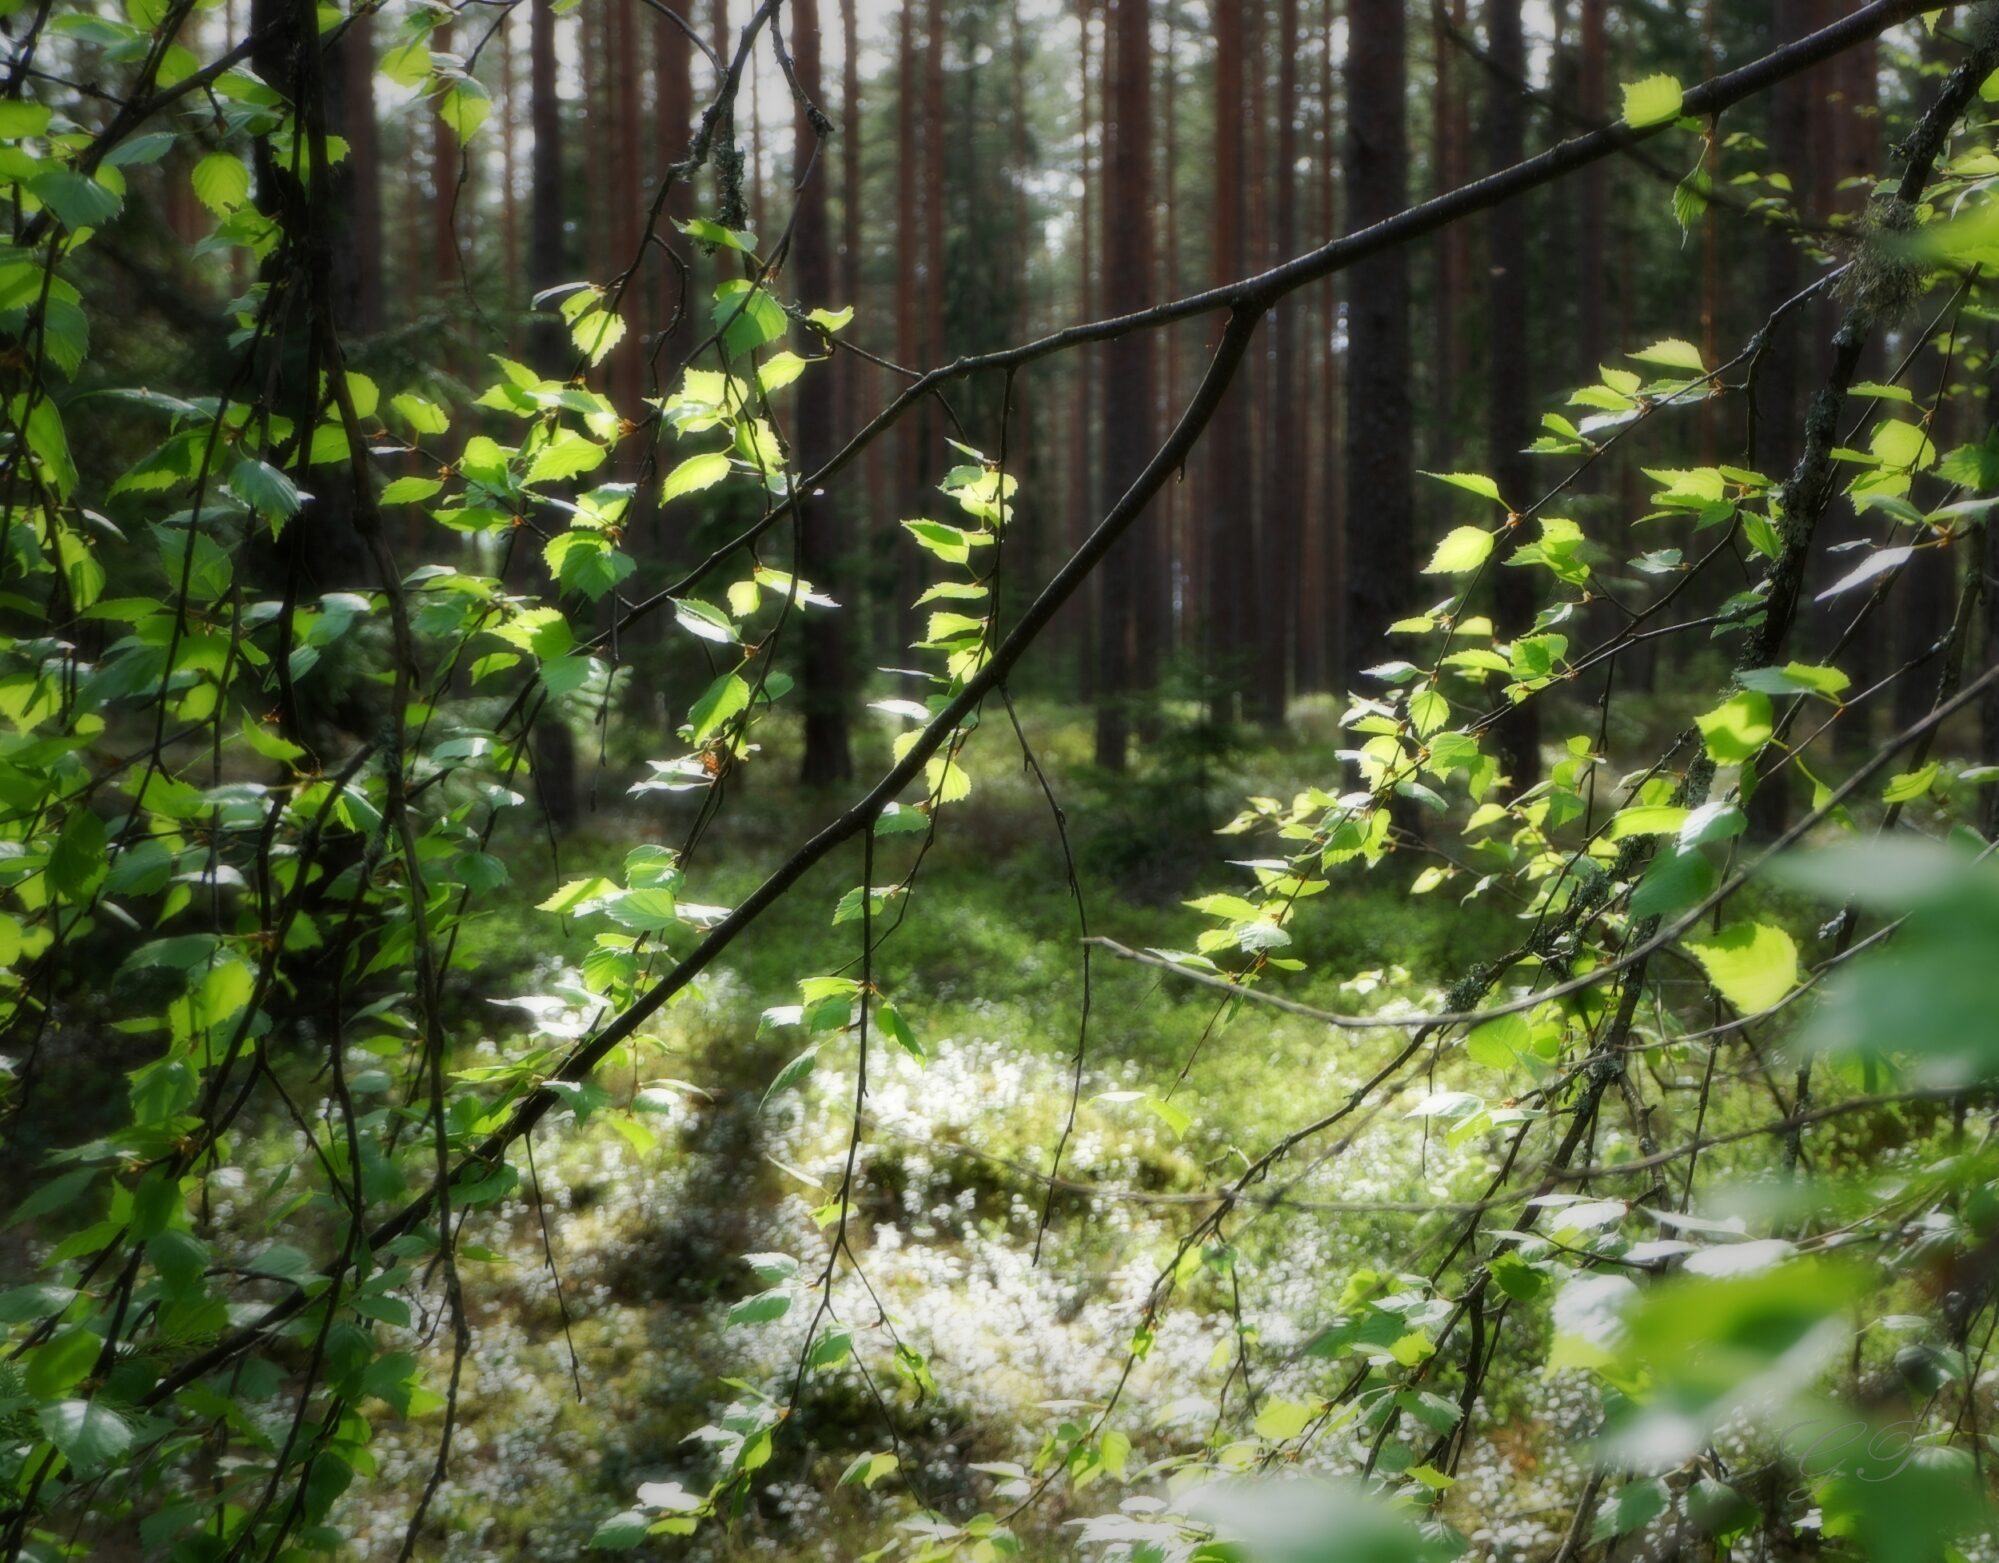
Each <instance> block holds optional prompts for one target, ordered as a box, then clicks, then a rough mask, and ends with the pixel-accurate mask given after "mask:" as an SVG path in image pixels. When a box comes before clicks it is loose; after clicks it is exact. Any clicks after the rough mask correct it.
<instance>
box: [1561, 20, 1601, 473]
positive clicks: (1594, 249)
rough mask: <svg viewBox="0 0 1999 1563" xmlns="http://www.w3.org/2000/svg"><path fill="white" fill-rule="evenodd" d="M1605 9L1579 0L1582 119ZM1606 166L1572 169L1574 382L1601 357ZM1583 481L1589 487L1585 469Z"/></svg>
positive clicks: (1596, 101)
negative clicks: (1577, 253)
mask: <svg viewBox="0 0 1999 1563" xmlns="http://www.w3.org/2000/svg"><path fill="white" fill-rule="evenodd" d="M1609 9H1610V0H1582V26H1581V31H1582V41H1581V45H1580V51H1581V61H1580V65H1579V68H1578V71H1577V76H1576V107H1577V108H1578V109H1579V110H1580V111H1581V113H1582V116H1583V119H1584V121H1585V122H1586V123H1588V124H1592V125H1594V124H1597V123H1599V122H1600V121H1601V120H1602V119H1603V114H1604V84H1605V82H1606V80H1607V73H1608V71H1609V68H1610V59H1609V40H1608V38H1607V37H1606V30H1605V26H1604V23H1605V20H1606V17H1605V13H1606V12H1607V11H1608V10H1609ZM1609 172H1610V171H1609V167H1608V165H1607V164H1605V163H1601V162H1597V163H1592V164H1590V165H1589V167H1587V168H1585V169H1584V170H1583V171H1582V172H1581V173H1579V174H1578V175H1576V185H1577V196H1576V206H1577V213H1578V218H1579V221H1578V224H1577V226H1578V228H1579V230H1580V231H1579V233H1578V234H1577V241H1578V247H1579V249H1580V250H1581V255H1580V257H1579V261H1578V274H1579V276H1580V278H1581V285H1580V286H1579V287H1578V288H1577V290H1576V328H1577V344H1576V345H1577V348H1578V351H1577V354H1576V362H1575V365H1574V367H1573V369H1572V370H1571V371H1570V372H1571V373H1572V374H1573V375H1574V377H1575V379H1576V382H1577V384H1579V385H1587V384H1589V383H1590V382H1591V381H1592V380H1594V379H1595V378H1596V366H1597V365H1598V364H1600V363H1602V362H1603V359H1604V340H1603V279H1604V268H1605V267H1606V266H1607V265H1608V263H1609V240H1608V234H1607V231H1606V224H1607V220H1608V217H1609V204H1610V187H1609V185H1608V184H1607V183H1606V180H1607V179H1608V177H1609ZM1584 482H1585V483H1588V484H1589V486H1590V487H1592V488H1594V487H1595V484H1594V483H1590V480H1589V477H1588V475H1587V474H1585V476H1584Z"/></svg>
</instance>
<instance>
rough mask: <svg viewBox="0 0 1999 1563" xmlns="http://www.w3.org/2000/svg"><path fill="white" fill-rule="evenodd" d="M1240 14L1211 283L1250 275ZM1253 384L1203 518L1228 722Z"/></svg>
mask: <svg viewBox="0 0 1999 1563" xmlns="http://www.w3.org/2000/svg"><path fill="white" fill-rule="evenodd" d="M1243 52H1244V37H1243V15H1242V10H1241V8H1240V7H1238V6H1223V7H1221V8H1220V9H1219V10H1218V11H1217V12H1216V15H1215V87H1214V92H1215V170H1214V173H1215V183H1214V192H1215V196H1214V207H1215V211H1214V224H1215V226H1214V253H1213V258H1212V261H1211V264H1210V266H1209V272H1210V280H1211V281H1213V282H1226V281H1229V280H1232V279H1234V278H1236V277H1240V276H1242V275H1243V273H1244V272H1245V271H1247V270H1248V258H1249V256H1248V248H1247V240H1246V235H1245V233H1244V228H1243V225H1244V220H1245V218H1246V216H1247V213H1248V194H1249V182H1250V179H1251V177H1252V173H1251V169H1250V166H1249V159H1248V155H1247V150H1246V148H1245V147H1244V144H1243V108H1244V104H1243V83H1244V75H1245V65H1246V62H1245V60H1244V57H1243ZM1253 384H1254V380H1253V378H1252V377H1250V376H1243V377H1242V378H1241V379H1240V380H1239V381H1238V383H1237V384H1236V385H1234V386H1232V387H1230V389H1229V390H1228V392H1227V393H1226V394H1225V395H1224V396H1223V398H1222V404H1221V407H1220V408H1219V409H1218V410H1217V411H1216V413H1215V417H1214V422H1213V423H1212V424H1210V426H1209V429H1208V437H1207V441H1206V445H1207V474H1208V478H1207V492H1206V494H1205V495H1204V498H1203V506H1204V512H1205V513H1204V514H1203V516H1202V520H1201V574H1202V577H1203V581H1202V584H1203V586H1204V588H1205V590H1206V593H1207V603H1206V608H1207V611H1206V615H1205V624H1204V628H1205V638H1204V642H1203V649H1204V653H1205V654H1204V658H1203V660H1204V662H1205V664H1206V671H1207V674H1208V678H1209V680H1210V691H1211V699H1212V704H1213V715H1214V717H1215V718H1216V720H1218V721H1229V720H1232V719H1233V718H1234V716H1235V714H1236V707H1237V704H1238V696H1239V695H1240V693H1241V690H1242V687H1243V667H1242V662H1243V657H1244V653H1245V652H1246V651H1247V650H1248V648H1249V644H1250V636H1251V632H1252V622H1253V615H1252V605H1251V602H1250V588H1251V584H1252V582H1253V581H1254V579H1255V577H1254V574H1253V570H1254V564H1255V546H1254V540H1253V537H1252V526H1253V522H1254V518H1253V517H1252V516H1250V515H1248V514H1246V513H1245V511H1244V507H1243V503H1242V498H1243V493H1244V488H1245V484H1246V483H1247V481H1248V479H1249V476H1250V472H1249V468H1250V460H1249V456H1250V451H1249V396H1250V392H1251V389H1252V387H1253Z"/></svg>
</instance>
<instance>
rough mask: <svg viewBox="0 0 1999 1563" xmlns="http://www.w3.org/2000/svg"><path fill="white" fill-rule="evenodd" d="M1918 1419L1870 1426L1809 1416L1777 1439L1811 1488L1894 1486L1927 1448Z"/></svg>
mask: <svg viewBox="0 0 1999 1563" xmlns="http://www.w3.org/2000/svg"><path fill="white" fill-rule="evenodd" d="M1921 1428H1922V1423H1921V1420H1920V1419H1919V1418H1916V1417H1904V1418H1903V1419H1901V1420H1900V1421H1895V1422H1871V1421H1869V1420H1868V1419H1867V1418H1866V1417H1862V1416H1850V1415H1846V1416H1842V1415H1837V1414H1835V1415H1822V1416H1809V1417H1805V1418H1804V1419H1803V1420H1801V1421H1797V1422H1793V1423H1792V1424H1791V1425H1790V1426H1789V1427H1786V1428H1785V1429H1784V1430H1783V1431H1782V1432H1780V1433H1778V1435H1777V1438H1776V1445H1777V1453H1779V1454H1781V1455H1782V1456H1783V1457H1784V1458H1785V1459H1786V1460H1787V1461H1789V1462H1790V1464H1791V1465H1793V1466H1794V1467H1796V1469H1797V1472H1798V1474H1799V1475H1800V1476H1802V1477H1803V1478H1804V1479H1805V1480H1806V1481H1807V1482H1816V1481H1820V1480H1822V1479H1824V1478H1825V1477H1828V1476H1850V1477H1852V1478H1853V1479H1854V1480H1855V1481H1860V1482H1890V1481H1893V1480H1894V1479H1895V1478H1896V1477H1897V1476H1899V1475H1901V1473H1902V1472H1903V1471H1904V1470H1906V1469H1907V1468H1908V1465H1909V1462H1910V1460H1912V1459H1914V1458H1915V1455H1916V1451H1917V1450H1919V1449H1921V1448H1923V1447H1924V1445H1923V1444H1922V1443H1921V1442H1920V1441H1919V1438H1918V1434H1919V1433H1920V1431H1921Z"/></svg>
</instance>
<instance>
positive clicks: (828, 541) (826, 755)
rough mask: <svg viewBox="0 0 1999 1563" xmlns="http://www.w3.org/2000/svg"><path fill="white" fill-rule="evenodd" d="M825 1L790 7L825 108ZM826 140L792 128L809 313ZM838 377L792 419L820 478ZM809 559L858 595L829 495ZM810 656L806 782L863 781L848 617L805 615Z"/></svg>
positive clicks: (828, 273)
mask: <svg viewBox="0 0 1999 1563" xmlns="http://www.w3.org/2000/svg"><path fill="white" fill-rule="evenodd" d="M820 53H821V51H820V37H819V0H791V55H792V68H793V69H794V70H795V71H796V72H797V73H798V88H799V91H801V92H802V93H804V95H805V96H806V97H807V98H809V99H811V101H812V102H814V103H817V102H818V101H819V99H820V95H821V76H822V74H823V73H822V72H821V70H820ZM817 139H818V138H817V133H816V132H815V131H814V130H813V128H812V122H811V120H810V119H808V118H807V117H806V114H805V111H804V110H803V109H802V108H800V109H798V110H797V112H796V113H795V115H794V117H793V120H792V148H793V150H792V167H791V176H792V183H793V186H794V188H795V194H794V197H793V199H794V200H795V201H796V203H797V205H796V216H795V217H794V219H793V224H794V225H793V229H792V237H791V266H790V271H791V279H792V283H793V285H794V286H795V287H796V288H797V290H798V296H799V299H800V300H801V302H803V303H804V305H805V306H806V308H808V309H820V308H824V307H826V306H827V305H828V304H830V303H831V297H830V295H831V294H832V291H833V230H832V224H831V223H830V222H829V221H828V219H827V202H826V180H825V177H824V175H825V170H824V169H822V168H815V167H813V160H812V159H813V148H814V146H815V144H816V142H817ZM836 391H837V387H836V386H835V385H834V383H833V376H832V373H831V371H830V368H829V367H827V366H821V367H819V368H817V369H813V370H808V371H807V372H806V373H805V374H804V375H802V376H801V377H800V378H799V380H798V402H797V407H796V409H795V410H794V412H793V426H794V441H795V444H796V447H797V450H796V457H797V459H796V465H797V467H798V468H799V470H800V471H802V472H815V471H817V470H818V469H819V467H820V466H822V465H823V464H824V463H825V461H826V459H827V457H829V456H830V455H831V454H832V452H833V419H834V398H835V394H836ZM799 526H800V528H801V531H800V545H799V546H800V554H801V560H800V562H801V564H802V566H803V570H804V574H805V577H806V579H808V580H809V581H811V582H812V584H813V585H814V586H815V587H817V588H819V589H821V590H824V591H828V592H829V594H830V595H831V596H832V597H834V598H835V600H837V601H839V602H842V603H845V602H848V601H850V600H851V599H852V597H853V592H852V591H851V589H850V588H849V583H848V581H847V579H846V570H845V560H844V559H843V558H842V554H843V553H844V540H843V539H842V537H841V535H840V533H841V527H840V511H839V507H838V506H837V505H836V504H835V503H834V502H833V499H832V497H831V496H830V495H828V496H824V497H815V498H808V499H807V500H806V502H805V503H804V505H803V506H802V507H801V509H800V512H799ZM803 628H804V634H803V637H802V639H803V643H804V656H803V658H802V660H801V661H800V663H799V674H800V677H799V693H800V704H801V706H802V707H803V709H804V712H805V754H804V758H803V760H802V762H801V764H800V767H799V780H800V781H802V782H804V783H805V784H806V785H807V786H813V787H823V786H828V785H830V784H832V783H834V782H843V781H846V780H848V779H849V778H850V777H852V776H853V774H854V757H853V752H852V750H851V748H850V747H849V744H848V738H847V706H848V701H849V697H850V691H849V685H850V684H851V682H852V679H851V676H850V673H849V669H848V656H847V614H846V610H845V609H844V608H839V609H807V610H804V626H803Z"/></svg>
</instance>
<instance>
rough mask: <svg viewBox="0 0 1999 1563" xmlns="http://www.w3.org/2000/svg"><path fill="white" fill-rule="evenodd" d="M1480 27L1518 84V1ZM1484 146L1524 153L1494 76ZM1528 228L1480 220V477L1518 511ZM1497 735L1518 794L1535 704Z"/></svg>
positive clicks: (1501, 212)
mask: <svg viewBox="0 0 1999 1563" xmlns="http://www.w3.org/2000/svg"><path fill="white" fill-rule="evenodd" d="M1485 27H1486V43H1487V47H1488V48H1489V49H1490V50H1491V51H1492V56H1493V61H1494V63H1495V64H1496V65H1498V66H1499V67H1500V69H1501V70H1503V71H1505V72H1506V73H1507V74H1508V75H1510V76H1512V77H1514V78H1516V79H1518V78H1524V77H1525V76H1526V74H1527V46H1526V40H1525V38H1524V36H1523V35H1522V32H1521V27H1520V0H1487V4H1486V8H1485ZM1483 140H1484V142H1485V146H1486V151H1487V156H1488V159H1489V162H1488V166H1489V167H1490V168H1493V169H1500V168H1506V167H1509V166H1510V165H1512V164H1514V163H1517V162H1519V161H1520V160H1521V158H1522V157H1523V156H1524V155H1525V153H1526V147H1527V100H1526V99H1525V98H1524V97H1523V96H1522V95H1521V93H1520V91H1519V90H1518V89H1517V88H1515V87H1513V86H1511V85H1510V84H1509V83H1507V82H1505V81H1502V80H1499V79H1498V78H1497V77H1494V78H1493V80H1492V82H1491V85H1490V88H1489V91H1488V96H1487V110H1486V123H1485V132H1484V136H1483ZM1526 227H1527V206H1526V203H1525V202H1524V201H1519V200H1514V201H1508V202H1505V203H1504V204H1502V205H1500V206H1497V207H1495V208H1493V211H1492V215H1491V216H1490V217H1489V218H1488V219H1487V221H1486V234H1487V238H1488V255H1487V263H1488V268H1489V274H1490V277H1491V291H1490V294H1489V296H1488V301H1487V302H1488V306H1489V312H1490V317H1491V318H1490V320H1489V322H1488V326H1487V330H1488V340H1489V341H1490V343H1491V349H1490V351H1491V363H1490V366H1489V367H1490V380H1489V384H1488V390H1487V395H1488V396H1489V398H1490V404H1489V406H1488V408H1487V417H1488V423H1487V429H1488V446H1487V455H1486V461H1487V473H1488V475H1489V476H1490V477H1491V478H1492V479H1493V481H1494V482H1496V483H1497V484H1498V485H1499V492H1500V494H1501V495H1502V496H1504V498H1505V500H1506V502H1507V503H1508V504H1509V505H1512V506H1514V507H1516V508H1522V507H1525V506H1526V505H1528V504H1529V503H1531V496H1530V495H1529V494H1528V489H1529V488H1530V487H1531V486H1532V484H1533V481H1534V474H1533V470H1532V468H1531V467H1530V466H1529V465H1528V461H1527V458H1526V457H1525V456H1524V455H1523V454H1522V453H1523V452H1524V451H1525V450H1526V448H1527V444H1528V441H1529V439H1530V438H1531V435H1530V433H1529V431H1530V429H1531V427H1532V416H1531V414H1532V398H1533V388H1532V376H1531V372H1530V364H1529V359H1528V353H1529V348H1528V343H1529V341H1530V340H1531V338H1530V335H1529V331H1528V309H1529V289H1528V286H1527V282H1528V259H1527V233H1526ZM1481 519H1483V518H1481ZM1519 541H1520V538H1519V534H1518V532H1517V531H1513V532H1510V533H1509V535H1508V537H1507V538H1506V539H1504V540H1502V542H1501V545H1500V552H1499V554H1498V555H1497V556H1495V559H1494V564H1493V570H1494V575H1495V584H1494V589H1493V599H1494V604H1495V607H1496V610H1497V611H1496V613H1495V614H1494V626H1495V628H1496V629H1497V631H1498V633H1499V634H1500V635H1501V636H1503V637H1505V638H1507V639H1511V638H1513V637H1514V636H1516V635H1523V634H1525V633H1526V632H1527V631H1528V630H1529V629H1530V628H1531V627H1532V625H1533V620H1534V605H1535V601H1536V599H1537V597H1538V595H1539V593H1538V590H1537V588H1538V587H1539V585H1540V581H1539V579H1538V577H1537V576H1536V574H1535V572H1533V571H1531V570H1519V569H1511V568H1508V566H1507V564H1506V559H1505V556H1506V555H1507V554H1510V553H1511V552H1512V551H1513V549H1514V547H1515V546H1517V544H1518V543H1519ZM1496 737H1497V740H1498V747H1499V751H1500V755H1501V758H1502V761H1503V764H1504V766H1505V769H1506V771H1507V772H1508V774H1510V775H1511V776H1512V778H1513V785H1514V787H1515V788H1516V789H1517V790H1520V791H1525V790H1526V789H1527V788H1529V787H1532V786H1533V785H1534V784H1535V782H1537V781H1539V780H1540V777H1541V752H1540V738H1541V707H1540V704H1539V702H1538V701H1533V700H1524V701H1521V702H1520V703H1519V704H1518V705H1514V706H1510V707H1508V708H1507V710H1506V712H1505V714H1504V715H1503V716H1502V717H1501V718H1500V721H1499V724H1498V730H1497V733H1496Z"/></svg>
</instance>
